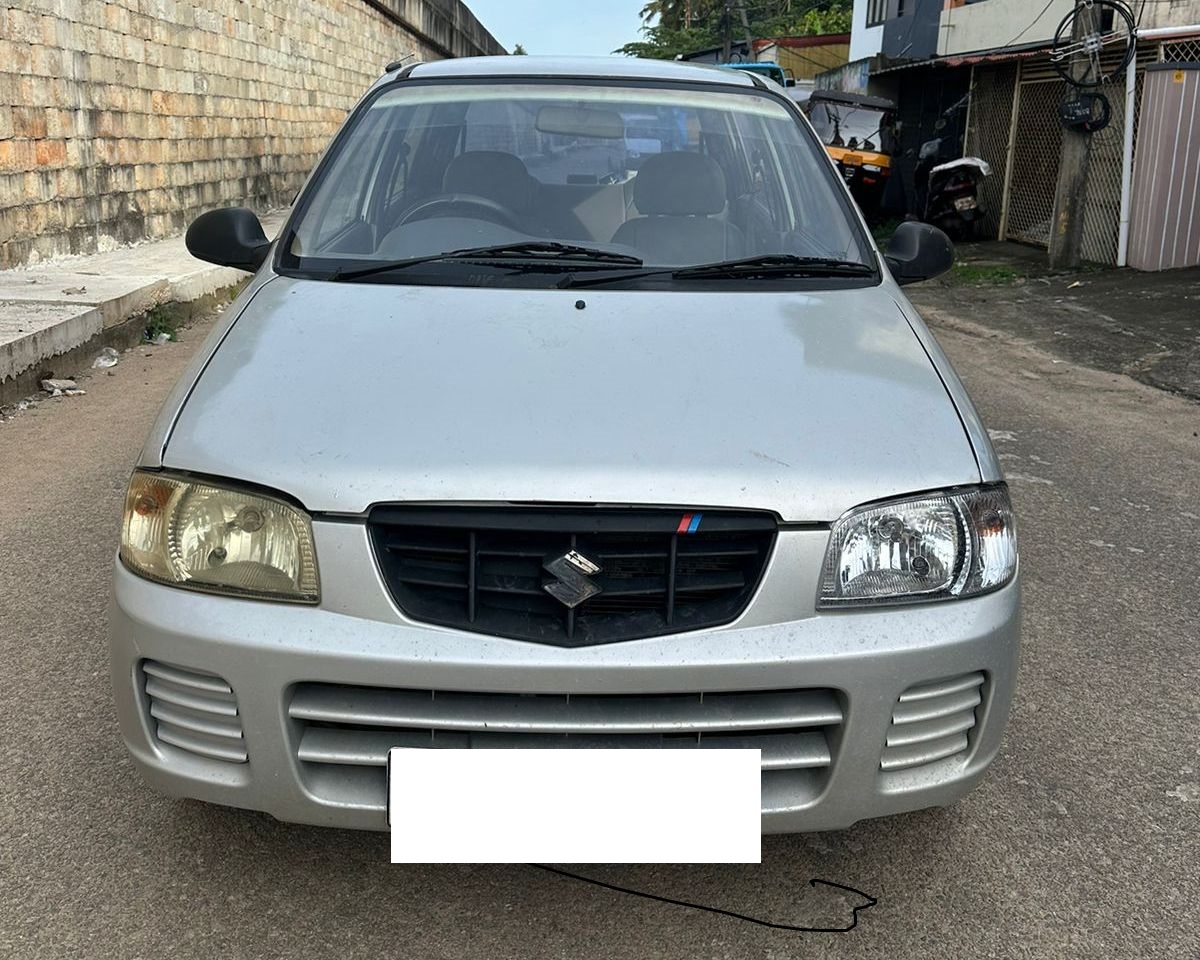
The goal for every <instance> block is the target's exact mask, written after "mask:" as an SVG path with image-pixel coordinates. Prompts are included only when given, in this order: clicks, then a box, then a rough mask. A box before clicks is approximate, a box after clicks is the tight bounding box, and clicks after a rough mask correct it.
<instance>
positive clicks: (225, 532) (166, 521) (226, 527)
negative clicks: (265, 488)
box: [121, 470, 320, 603]
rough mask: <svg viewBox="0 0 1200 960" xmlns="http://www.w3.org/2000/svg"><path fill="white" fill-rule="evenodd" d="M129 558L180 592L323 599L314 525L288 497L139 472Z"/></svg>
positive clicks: (127, 532) (124, 548)
mask: <svg viewBox="0 0 1200 960" xmlns="http://www.w3.org/2000/svg"><path fill="white" fill-rule="evenodd" d="M121 559H122V560H124V561H125V564H126V566H128V567H129V569H131V570H132V571H133V572H134V573H138V574H141V575H142V576H143V577H147V578H149V579H151V580H157V581H159V582H161V583H169V584H173V585H175V586H180V587H190V588H192V589H196V590H206V591H209V592H212V593H227V594H232V595H235V596H239V597H255V598H259V599H264V600H288V601H292V602H296V603H316V602H318V600H319V599H320V584H319V581H318V577H317V559H316V552H315V550H314V549H313V538H312V523H311V522H310V520H309V518H308V516H307V515H306V514H304V513H303V512H302V511H300V510H298V509H296V508H295V507H293V506H291V505H290V504H288V503H285V502H284V501H283V500H279V499H276V498H274V497H269V496H263V495H261V494H258V493H249V492H246V491H243V490H237V489H235V488H228V487H220V486H216V485H214V484H212V483H208V482H193V481H189V480H185V479H182V478H178V477H171V476H166V475H163V474H158V473H146V472H143V471H140V470H139V471H135V472H134V474H133V478H132V479H131V480H130V481H129V492H128V494H126V497H125V518H124V522H123V524H122V526H121Z"/></svg>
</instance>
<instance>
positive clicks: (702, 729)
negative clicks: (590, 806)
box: [288, 683, 842, 810]
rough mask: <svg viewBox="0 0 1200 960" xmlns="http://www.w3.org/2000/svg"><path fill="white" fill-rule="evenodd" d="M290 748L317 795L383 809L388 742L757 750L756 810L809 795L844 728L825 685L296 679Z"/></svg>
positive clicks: (815, 788) (439, 745) (405, 744)
mask: <svg viewBox="0 0 1200 960" xmlns="http://www.w3.org/2000/svg"><path fill="white" fill-rule="evenodd" d="M288 715H289V716H290V717H291V718H292V720H293V721H295V722H296V724H297V726H296V731H297V741H296V753H297V756H298V758H299V759H300V761H301V764H302V770H303V772H304V776H305V778H306V780H307V783H308V786H309V788H310V789H311V790H312V791H313V792H314V793H315V794H317V795H319V796H321V797H322V799H326V800H329V801H330V802H339V803H361V804H366V805H368V806H371V807H378V808H382V806H383V805H384V801H385V790H386V776H385V770H386V766H387V755H388V751H389V750H390V749H391V748H392V747H432V748H447V749H470V748H539V747H541V748H544V747H559V748H561V747H580V748H593V749H595V748H599V749H606V748H623V747H632V748H640V749H666V748H679V749H689V748H690V749H694V748H700V749H708V748H712V749H721V748H725V749H729V748H747V749H759V750H761V751H762V771H763V772H762V791H763V794H762V796H763V801H762V802H763V809H764V810H772V809H785V808H788V807H794V806H798V805H802V804H804V803H807V802H809V801H811V800H813V799H815V798H816V796H817V795H818V794H819V792H820V790H821V787H822V786H823V785H824V782H825V779H826V777H827V775H828V771H829V768H830V765H831V763H832V757H831V744H832V743H833V742H834V740H833V737H834V734H835V731H836V729H837V728H838V727H839V726H840V725H841V723H842V706H841V703H840V701H839V700H838V698H837V696H836V695H835V694H834V692H833V691H832V690H824V689H816V690H778V691H765V692H760V691H755V692H750V693H691V694H677V693H673V694H658V695H651V694H646V695H638V694H587V695H581V694H572V695H568V694H509V693H458V692H449V691H442V690H438V691H433V690H392V689H380V688H375V687H352V686H342V685H333V684H321V683H303V684H300V685H298V686H297V687H296V688H295V689H294V691H293V695H292V699H291V702H290V704H289V705H288Z"/></svg>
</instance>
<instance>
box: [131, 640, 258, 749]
mask: <svg viewBox="0 0 1200 960" xmlns="http://www.w3.org/2000/svg"><path fill="white" fill-rule="evenodd" d="M142 678H143V686H142V689H143V690H144V691H145V694H146V700H147V703H148V704H149V710H150V719H151V725H152V726H153V728H154V735H155V736H156V737H157V738H158V739H159V740H160V741H161V742H162V743H167V744H170V745H171V746H173V747H178V748H179V749H180V750H187V751H188V752H189V753H195V754H199V755H200V756H202V757H209V758H211V759H213V760H228V761H229V762H231V763H245V762H246V742H245V740H244V738H243V737H242V721H241V718H240V717H239V716H238V705H237V697H235V696H234V693H233V688H232V687H230V686H229V684H228V683H226V682H225V681H224V680H222V679H221V678H220V677H215V676H213V675H212V674H208V673H198V672H196V671H194V670H184V669H183V668H182V667H172V666H169V665H168V664H165V663H159V662H157V661H156V660H143V661H142Z"/></svg>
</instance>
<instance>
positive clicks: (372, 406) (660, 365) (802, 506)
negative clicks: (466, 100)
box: [163, 278, 980, 521]
mask: <svg viewBox="0 0 1200 960" xmlns="http://www.w3.org/2000/svg"><path fill="white" fill-rule="evenodd" d="M163 465H164V466H166V467H169V468H177V469H184V470H190V471H195V472H199V473H204V474H210V475H214V476H219V477H227V478H234V479H238V480H243V481H248V482H253V483H257V484H262V485H264V486H267V487H271V488H274V489H277V490H280V491H284V492H286V493H288V494H290V495H291V496H293V497H295V498H296V499H298V500H299V501H300V502H301V503H302V504H303V505H304V506H306V507H307V508H308V509H309V510H312V511H327V512H344V513H358V512H361V511H364V510H366V509H367V508H368V507H370V506H371V505H372V504H376V503H382V502H388V501H458V502H478V501H520V502H553V503H574V502H584V503H607V504H635V503H636V504H663V505H666V504H670V505H677V506H685V507H689V508H699V507H741V508H757V509H766V510H771V511H775V512H776V513H778V514H779V515H780V516H781V517H782V518H783V519H784V520H790V521H830V520H833V519H835V518H837V517H838V516H839V515H841V514H842V513H843V512H845V511H846V510H847V509H849V508H850V507H853V506H855V505H857V504H859V503H864V502H867V501H871V500H877V499H881V498H884V497H888V496H892V495H897V494H905V493H910V492H915V491H920V490H928V489H933V488H936V487H941V486H949V485H953V484H964V483H977V482H978V481H979V476H980V475H979V468H978V465H977V462H976V459H975V456H974V453H973V450H972V447H971V444H970V442H969V441H968V438H967V436H966V433H965V431H964V428H963V425H962V422H961V420H960V418H959V414H958V411H957V409H956V407H955V405H954V404H953V402H952V401H951V399H950V397H949V395H948V394H947V391H946V388H945V386H944V384H943V382H942V380H941V378H940V376H939V374H938V371H937V370H936V369H935V368H934V366H933V363H932V362H931V361H930V359H929V356H928V355H927V353H926V352H925V349H924V348H923V347H922V345H921V342H920V341H919V340H918V338H917V336H916V334H915V333H914V331H913V329H912V327H911V326H910V325H909V323H908V321H907V320H906V318H905V316H904V314H903V312H902V311H901V309H900V306H899V305H898V303H897V301H896V300H895V299H894V296H893V294H892V293H891V292H890V291H889V289H888V288H887V287H886V286H884V287H875V288H867V289H857V290H841V291H833V292H820V293H801V292H795V291H789V292H775V293H758V292H756V293H746V292H736V293H735V292H728V293H711V292H682V291H668V292H652V291H645V290H640V291H628V290H624V291H617V290H606V291H600V290H588V291H584V292H580V291H569V290H564V291H559V290H514V289H488V288H479V287H473V288H450V287H434V286H395V285H390V284H386V285H385V284H371V283H358V284H349V283H330V282H321V281H312V280H294V279H289V278H279V279H276V280H274V281H272V282H269V283H267V284H265V285H263V286H262V287H261V289H260V290H259V291H258V293H257V295H255V296H254V297H253V299H252V300H251V301H250V303H249V305H248V306H247V307H246V308H245V310H244V312H243V313H242V314H241V315H240V316H239V318H238V319H237V321H236V322H235V323H234V324H233V325H232V327H231V328H230V329H229V330H228V332H227V334H226V336H225V338H224V340H223V341H222V342H221V345H220V347H219V348H218V349H217V350H216V351H215V353H214V354H213V356H212V358H211V360H210V361H209V362H208V363H207V365H206V366H205V367H204V370H203V373H202V374H201V375H200V377H199V380H198V381H197V382H196V383H195V384H194V386H193V387H192V389H191V391H190V393H189V394H188V398H187V400H186V402H185V404H184V405H183V408H182V410H181V411H179V413H178V416H177V420H176V422H175V425H174V428H173V430H171V432H170V435H169V439H168V441H167V444H166V447H165V449H164V452H163Z"/></svg>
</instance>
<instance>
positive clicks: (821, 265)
mask: <svg viewBox="0 0 1200 960" xmlns="http://www.w3.org/2000/svg"><path fill="white" fill-rule="evenodd" d="M874 275H875V271H874V269H873V268H871V267H870V266H868V265H867V264H865V263H857V262H855V261H853V260H836V259H833V258H830V257H800V256H796V255H795V254H791V253H768V254H764V255H762V256H758V257H747V258H745V259H744V260H722V261H720V262H718V263H702V264H698V265H697V266H694V267H672V268H669V269H663V270H637V271H635V272H633V273H602V274H599V275H598V276H586V277H576V276H574V275H572V274H568V275H567V276H565V277H563V279H562V280H560V281H559V283H558V285H559V287H562V288H571V289H574V288H575V287H600V286H604V285H606V284H610V283H620V282H621V281H622V280H646V279H648V278H650V277H669V278H670V279H672V280H724V279H726V278H730V279H737V278H739V277H741V278H753V277H768V278H769V277H872V276H874Z"/></svg>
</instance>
